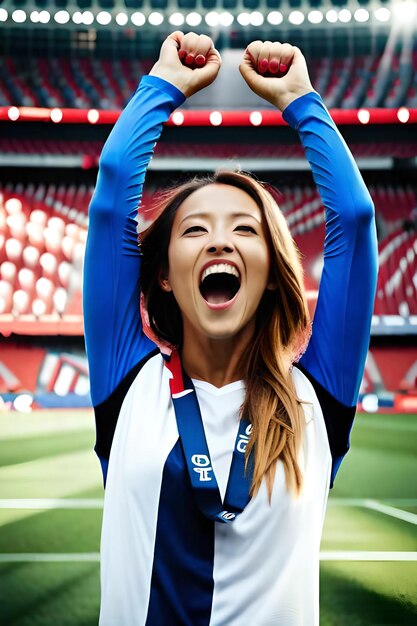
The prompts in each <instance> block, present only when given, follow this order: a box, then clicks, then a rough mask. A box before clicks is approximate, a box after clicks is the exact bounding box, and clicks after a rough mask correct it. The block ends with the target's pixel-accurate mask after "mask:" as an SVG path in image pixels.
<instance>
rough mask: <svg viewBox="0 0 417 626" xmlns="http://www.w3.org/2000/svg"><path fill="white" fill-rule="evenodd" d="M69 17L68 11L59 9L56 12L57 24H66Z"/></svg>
mask: <svg viewBox="0 0 417 626" xmlns="http://www.w3.org/2000/svg"><path fill="white" fill-rule="evenodd" d="M69 19H70V14H69V13H68V11H58V13H55V15H54V20H55V22H56V23H57V24H66V23H67V22H69Z"/></svg>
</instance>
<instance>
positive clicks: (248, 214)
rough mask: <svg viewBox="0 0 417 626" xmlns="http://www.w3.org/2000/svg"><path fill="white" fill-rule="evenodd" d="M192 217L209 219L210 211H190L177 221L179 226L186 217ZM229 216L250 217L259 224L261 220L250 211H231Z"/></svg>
mask: <svg viewBox="0 0 417 626" xmlns="http://www.w3.org/2000/svg"><path fill="white" fill-rule="evenodd" d="M192 217H194V218H203V219H209V218H210V217H211V213H204V211H201V212H197V213H191V214H190V215H186V216H185V217H184V218H183V219H182V220H181V222H180V223H179V226H181V224H182V223H183V222H185V221H186V220H188V219H191V218H192ZM230 217H232V218H233V219H235V218H238V217H242V218H245V219H246V218H248V217H250V218H252V219H253V220H255V222H258V223H259V224H261V220H258V218H257V217H255V216H254V215H252V214H251V213H241V212H238V213H231V215H230Z"/></svg>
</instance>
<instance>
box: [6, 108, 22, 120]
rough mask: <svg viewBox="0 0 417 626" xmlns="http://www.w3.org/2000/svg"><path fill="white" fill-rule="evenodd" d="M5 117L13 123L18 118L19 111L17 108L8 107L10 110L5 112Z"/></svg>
mask: <svg viewBox="0 0 417 626" xmlns="http://www.w3.org/2000/svg"><path fill="white" fill-rule="evenodd" d="M7 116H8V118H9V120H11V121H12V122H15V121H16V120H18V119H19V117H20V111H19V109H18V108H17V107H10V109H9V110H8V111H7Z"/></svg>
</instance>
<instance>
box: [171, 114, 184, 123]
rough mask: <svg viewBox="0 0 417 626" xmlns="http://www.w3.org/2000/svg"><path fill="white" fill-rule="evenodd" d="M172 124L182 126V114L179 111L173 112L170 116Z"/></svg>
mask: <svg viewBox="0 0 417 626" xmlns="http://www.w3.org/2000/svg"><path fill="white" fill-rule="evenodd" d="M172 123H173V124H175V126H181V124H184V113H182V112H181V111H175V112H174V113H173V114H172Z"/></svg>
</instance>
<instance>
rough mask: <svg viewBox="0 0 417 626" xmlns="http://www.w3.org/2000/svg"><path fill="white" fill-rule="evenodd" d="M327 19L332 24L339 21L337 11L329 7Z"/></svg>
mask: <svg viewBox="0 0 417 626" xmlns="http://www.w3.org/2000/svg"><path fill="white" fill-rule="evenodd" d="M326 20H327V21H328V22H329V23H330V24H335V23H336V22H337V11H335V10H334V9H329V11H327V12H326Z"/></svg>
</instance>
